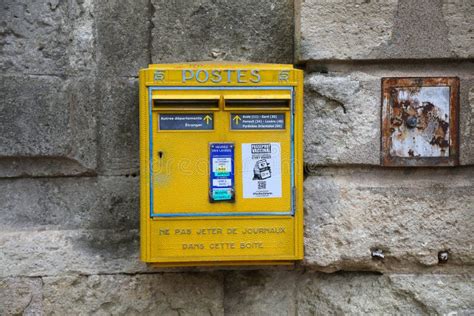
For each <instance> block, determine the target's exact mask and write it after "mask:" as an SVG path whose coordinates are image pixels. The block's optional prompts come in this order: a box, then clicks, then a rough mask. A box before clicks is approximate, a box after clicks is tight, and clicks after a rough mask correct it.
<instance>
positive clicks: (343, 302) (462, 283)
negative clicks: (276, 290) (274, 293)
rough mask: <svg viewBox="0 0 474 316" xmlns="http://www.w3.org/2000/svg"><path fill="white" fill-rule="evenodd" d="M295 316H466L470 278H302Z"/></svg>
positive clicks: (472, 300)
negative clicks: (361, 315)
mask: <svg viewBox="0 0 474 316" xmlns="http://www.w3.org/2000/svg"><path fill="white" fill-rule="evenodd" d="M297 282H298V283H297V284H298V287H297V289H298V293H297V306H298V315H354V314H357V315H359V314H370V315H447V314H449V313H457V315H469V314H472V312H473V307H474V298H473V296H472V291H473V285H472V284H473V282H472V276H470V275H416V274H401V275H371V274H361V273H341V274H336V275H323V274H312V273H306V274H303V275H301V276H300V278H298V279H297Z"/></svg>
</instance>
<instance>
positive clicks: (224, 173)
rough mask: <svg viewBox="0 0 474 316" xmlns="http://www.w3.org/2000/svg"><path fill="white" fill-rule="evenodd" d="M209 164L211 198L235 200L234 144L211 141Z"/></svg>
mask: <svg viewBox="0 0 474 316" xmlns="http://www.w3.org/2000/svg"><path fill="white" fill-rule="evenodd" d="M209 164H210V165H209V170H210V177H209V200H210V201H211V202H218V201H231V202H233V201H234V200H235V190H234V144H233V143H211V144H210V161H209Z"/></svg>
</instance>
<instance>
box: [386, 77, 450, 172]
mask: <svg viewBox="0 0 474 316" xmlns="http://www.w3.org/2000/svg"><path fill="white" fill-rule="evenodd" d="M458 121H459V78H452V77H449V78H448V77H442V78H382V165H384V166H454V165H457V164H458V163H459V159H458V157H459V141H458V136H459V135H458V132H459V125H458Z"/></svg>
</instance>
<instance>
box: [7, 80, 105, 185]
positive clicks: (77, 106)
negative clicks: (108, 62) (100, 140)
mask: <svg viewBox="0 0 474 316" xmlns="http://www.w3.org/2000/svg"><path fill="white" fill-rule="evenodd" d="M0 91H1V94H0V98H1V99H2V103H0V113H1V114H0V161H2V160H3V159H5V160H3V161H2V163H1V164H0V166H1V167H2V169H0V176H3V177H9V176H19V175H21V176H25V175H40V176H51V175H75V174H84V173H86V174H91V173H94V172H95V169H96V166H97V147H96V139H97V136H96V109H95V107H96V103H95V102H96V97H95V87H94V80H90V79H88V78H75V79H73V80H64V79H62V78H61V77H56V76H1V77H0ZM26 92H27V93H26ZM23 157H24V158H26V159H29V160H30V161H31V160H33V159H36V158H39V159H40V160H41V162H40V164H39V166H38V168H37V169H35V167H34V166H30V167H29V168H26V170H22V169H21V168H19V166H20V167H21V166H22V165H25V164H26V163H25V162H21V161H18V160H20V159H21V158H23ZM63 162H64V164H63Z"/></svg>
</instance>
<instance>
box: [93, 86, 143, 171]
mask: <svg viewBox="0 0 474 316" xmlns="http://www.w3.org/2000/svg"><path fill="white" fill-rule="evenodd" d="M100 100H101V101H100V118H99V128H98V131H99V150H100V153H101V155H100V159H99V172H100V173H101V174H107V175H132V176H135V175H137V174H138V172H139V129H138V100H139V98H138V80H137V79H133V78H120V79H116V80H113V81H102V82H101V96H100Z"/></svg>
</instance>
